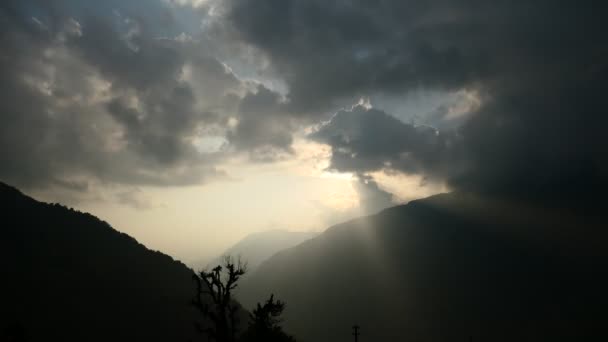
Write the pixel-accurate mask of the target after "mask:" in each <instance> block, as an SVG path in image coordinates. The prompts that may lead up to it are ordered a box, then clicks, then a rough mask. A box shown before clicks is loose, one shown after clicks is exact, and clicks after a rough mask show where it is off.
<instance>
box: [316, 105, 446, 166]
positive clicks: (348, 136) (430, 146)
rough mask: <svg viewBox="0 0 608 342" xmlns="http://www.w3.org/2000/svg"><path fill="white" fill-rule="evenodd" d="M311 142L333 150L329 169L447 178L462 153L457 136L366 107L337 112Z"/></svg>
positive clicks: (320, 128) (322, 126) (317, 131)
mask: <svg viewBox="0 0 608 342" xmlns="http://www.w3.org/2000/svg"><path fill="white" fill-rule="evenodd" d="M309 138H310V139H313V140H315V141H318V142H321V143H325V144H328V145H329V146H331V147H332V156H331V162H330V165H329V169H331V170H335V171H340V172H354V173H369V172H374V171H380V170H395V171H401V172H404V173H420V174H425V175H427V176H428V177H445V176H446V173H447V172H448V169H451V167H452V166H453V164H450V161H452V160H453V159H456V158H455V156H454V155H455V154H456V153H457V151H456V150H455V149H454V147H453V146H455V145H457V141H456V140H457V137H455V136H453V135H450V134H448V135H445V134H443V133H440V132H439V131H438V130H436V129H434V128H432V127H429V126H415V125H412V124H406V123H403V122H401V121H400V120H398V119H396V118H395V117H393V116H391V115H389V114H387V113H385V112H383V111H381V110H377V109H373V108H366V107H364V106H362V105H357V106H355V107H353V108H352V109H351V110H341V111H339V112H337V113H336V114H335V115H334V116H333V117H332V118H331V120H329V121H328V122H327V123H325V124H323V125H321V126H320V127H318V129H317V130H316V131H315V132H313V133H311V134H310V135H309ZM455 161H456V160H455Z"/></svg>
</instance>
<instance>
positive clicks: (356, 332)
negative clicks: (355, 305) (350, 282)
mask: <svg viewBox="0 0 608 342" xmlns="http://www.w3.org/2000/svg"><path fill="white" fill-rule="evenodd" d="M359 335H360V333H359V326H358V325H357V324H355V325H353V336H355V342H358V341H359Z"/></svg>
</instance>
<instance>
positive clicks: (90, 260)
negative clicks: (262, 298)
mask: <svg viewBox="0 0 608 342" xmlns="http://www.w3.org/2000/svg"><path fill="white" fill-rule="evenodd" d="M0 210H1V213H2V215H1V217H0V219H1V220H2V221H1V229H0V253H1V254H0V255H1V258H0V265H1V268H0V270H1V272H2V276H1V277H0V278H1V283H0V290H1V291H0V298H1V300H0V303H1V304H0V315H1V316H0V340H2V341H5V340H8V339H9V336H13V337H11V338H17V339H18V340H27V341H184V342H185V341H188V340H190V339H195V338H197V339H198V338H200V336H198V335H197V334H196V332H195V330H194V325H193V322H194V320H195V319H197V318H198V315H197V314H196V313H195V312H194V310H193V308H192V307H191V306H190V305H189V303H190V300H191V298H192V296H193V294H194V284H193V282H192V279H191V276H192V271H191V270H190V269H188V268H187V267H186V266H184V265H183V264H182V263H180V262H178V261H175V260H173V259H172V258H170V257H169V256H167V255H164V254H162V253H160V252H155V251H151V250H149V249H147V248H146V247H144V246H143V245H141V244H139V243H138V242H137V241H135V239H133V238H131V237H129V236H128V235H126V234H123V233H120V232H118V231H116V230H114V229H112V228H111V227H110V226H109V225H108V224H107V223H105V222H103V221H101V220H99V219H97V218H95V217H94V216H91V215H89V214H85V213H80V212H77V211H74V210H72V209H68V208H66V207H63V206H61V205H56V204H54V205H51V204H45V203H41V202H37V201H35V200H33V199H31V198H29V197H27V196H24V195H23V194H21V193H20V192H19V191H17V190H15V189H13V188H11V187H9V186H7V185H5V184H2V183H0Z"/></svg>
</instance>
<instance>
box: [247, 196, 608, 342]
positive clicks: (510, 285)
mask: <svg viewBox="0 0 608 342" xmlns="http://www.w3.org/2000/svg"><path fill="white" fill-rule="evenodd" d="M515 203H518V202H508V201H507V202H499V201H491V200H488V199H485V200H481V199H479V198H476V197H472V196H465V195H458V194H446V195H438V196H434V197H431V198H428V199H424V200H419V201H414V202H411V203H409V204H407V205H404V206H399V207H395V208H391V209H387V210H385V211H383V212H381V213H379V214H377V215H374V216H370V217H365V218H360V219H356V220H353V221H350V222H347V223H344V224H340V225H337V226H334V227H332V228H330V229H328V230H327V231H326V232H325V233H324V234H321V235H320V236H318V237H316V238H314V239H312V240H309V241H306V242H304V243H302V244H300V245H298V246H296V247H294V248H291V249H288V250H285V251H282V252H280V253H278V254H276V255H274V256H273V257H271V258H270V259H269V260H268V261H266V262H265V263H263V264H262V265H261V266H260V267H259V268H258V270H257V272H255V273H254V274H252V275H251V277H249V278H248V279H247V280H246V281H245V282H244V283H243V285H242V287H241V291H242V292H241V293H240V300H241V302H242V303H244V304H246V305H250V304H252V303H253V302H254V301H255V299H256V298H259V297H260V296H261V295H262V294H263V293H268V292H269V291H270V292H273V293H275V295H277V296H278V298H281V299H283V300H285V301H286V302H287V308H286V311H285V318H286V319H285V326H286V328H287V329H288V330H289V331H290V332H292V333H293V334H294V335H295V336H296V337H298V338H301V339H302V340H304V341H317V342H320V341H332V342H339V341H351V340H352V339H353V337H352V336H351V326H352V325H353V324H354V323H358V324H359V325H361V337H360V341H434V342H439V341H468V340H469V337H472V338H473V340H474V341H583V340H584V341H605V340H607V339H606V337H608V331H607V329H606V324H607V322H608V320H607V319H608V300H607V298H608V295H607V291H608V281H607V280H606V275H607V272H608V271H607V270H608V268H607V266H608V263H607V260H608V259H607V257H606V255H607V252H606V250H605V248H606V247H607V246H608V245H606V241H607V240H606V233H605V227H604V226H605V224H604V223H605V220H604V218H605V216H604V215H603V214H601V213H599V214H598V212H597V211H593V212H585V210H581V208H578V209H576V210H574V211H572V210H569V209H567V208H563V207H562V208H558V207H555V206H553V207H539V206H536V205H532V204H528V203H526V204H524V203H519V204H515Z"/></svg>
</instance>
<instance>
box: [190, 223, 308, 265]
mask: <svg viewBox="0 0 608 342" xmlns="http://www.w3.org/2000/svg"><path fill="white" fill-rule="evenodd" d="M318 234H319V233H316V232H290V231H287V230H269V231H265V232H258V233H253V234H249V235H247V236H246V237H245V238H243V239H242V240H241V241H239V242H237V243H236V244H235V245H233V246H232V247H230V248H228V249H227V250H226V251H225V252H224V253H223V254H222V256H225V255H230V256H233V257H238V256H241V258H242V260H243V261H246V262H247V269H248V274H251V273H253V272H255V270H256V269H257V268H258V266H259V265H260V264H261V263H262V262H264V261H265V260H267V259H268V258H270V257H271V256H273V255H274V254H275V253H277V252H279V251H281V250H283V249H287V248H290V247H293V246H295V245H298V244H300V243H302V242H304V241H306V240H309V239H311V238H313V237H315V236H317V235H318ZM222 256H220V257H217V258H215V259H213V260H212V261H211V262H200V261H199V262H197V263H195V265H193V266H194V269H195V270H198V269H201V268H205V267H213V266H215V265H218V264H221V263H222ZM248 274H246V276H247V275H248Z"/></svg>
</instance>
